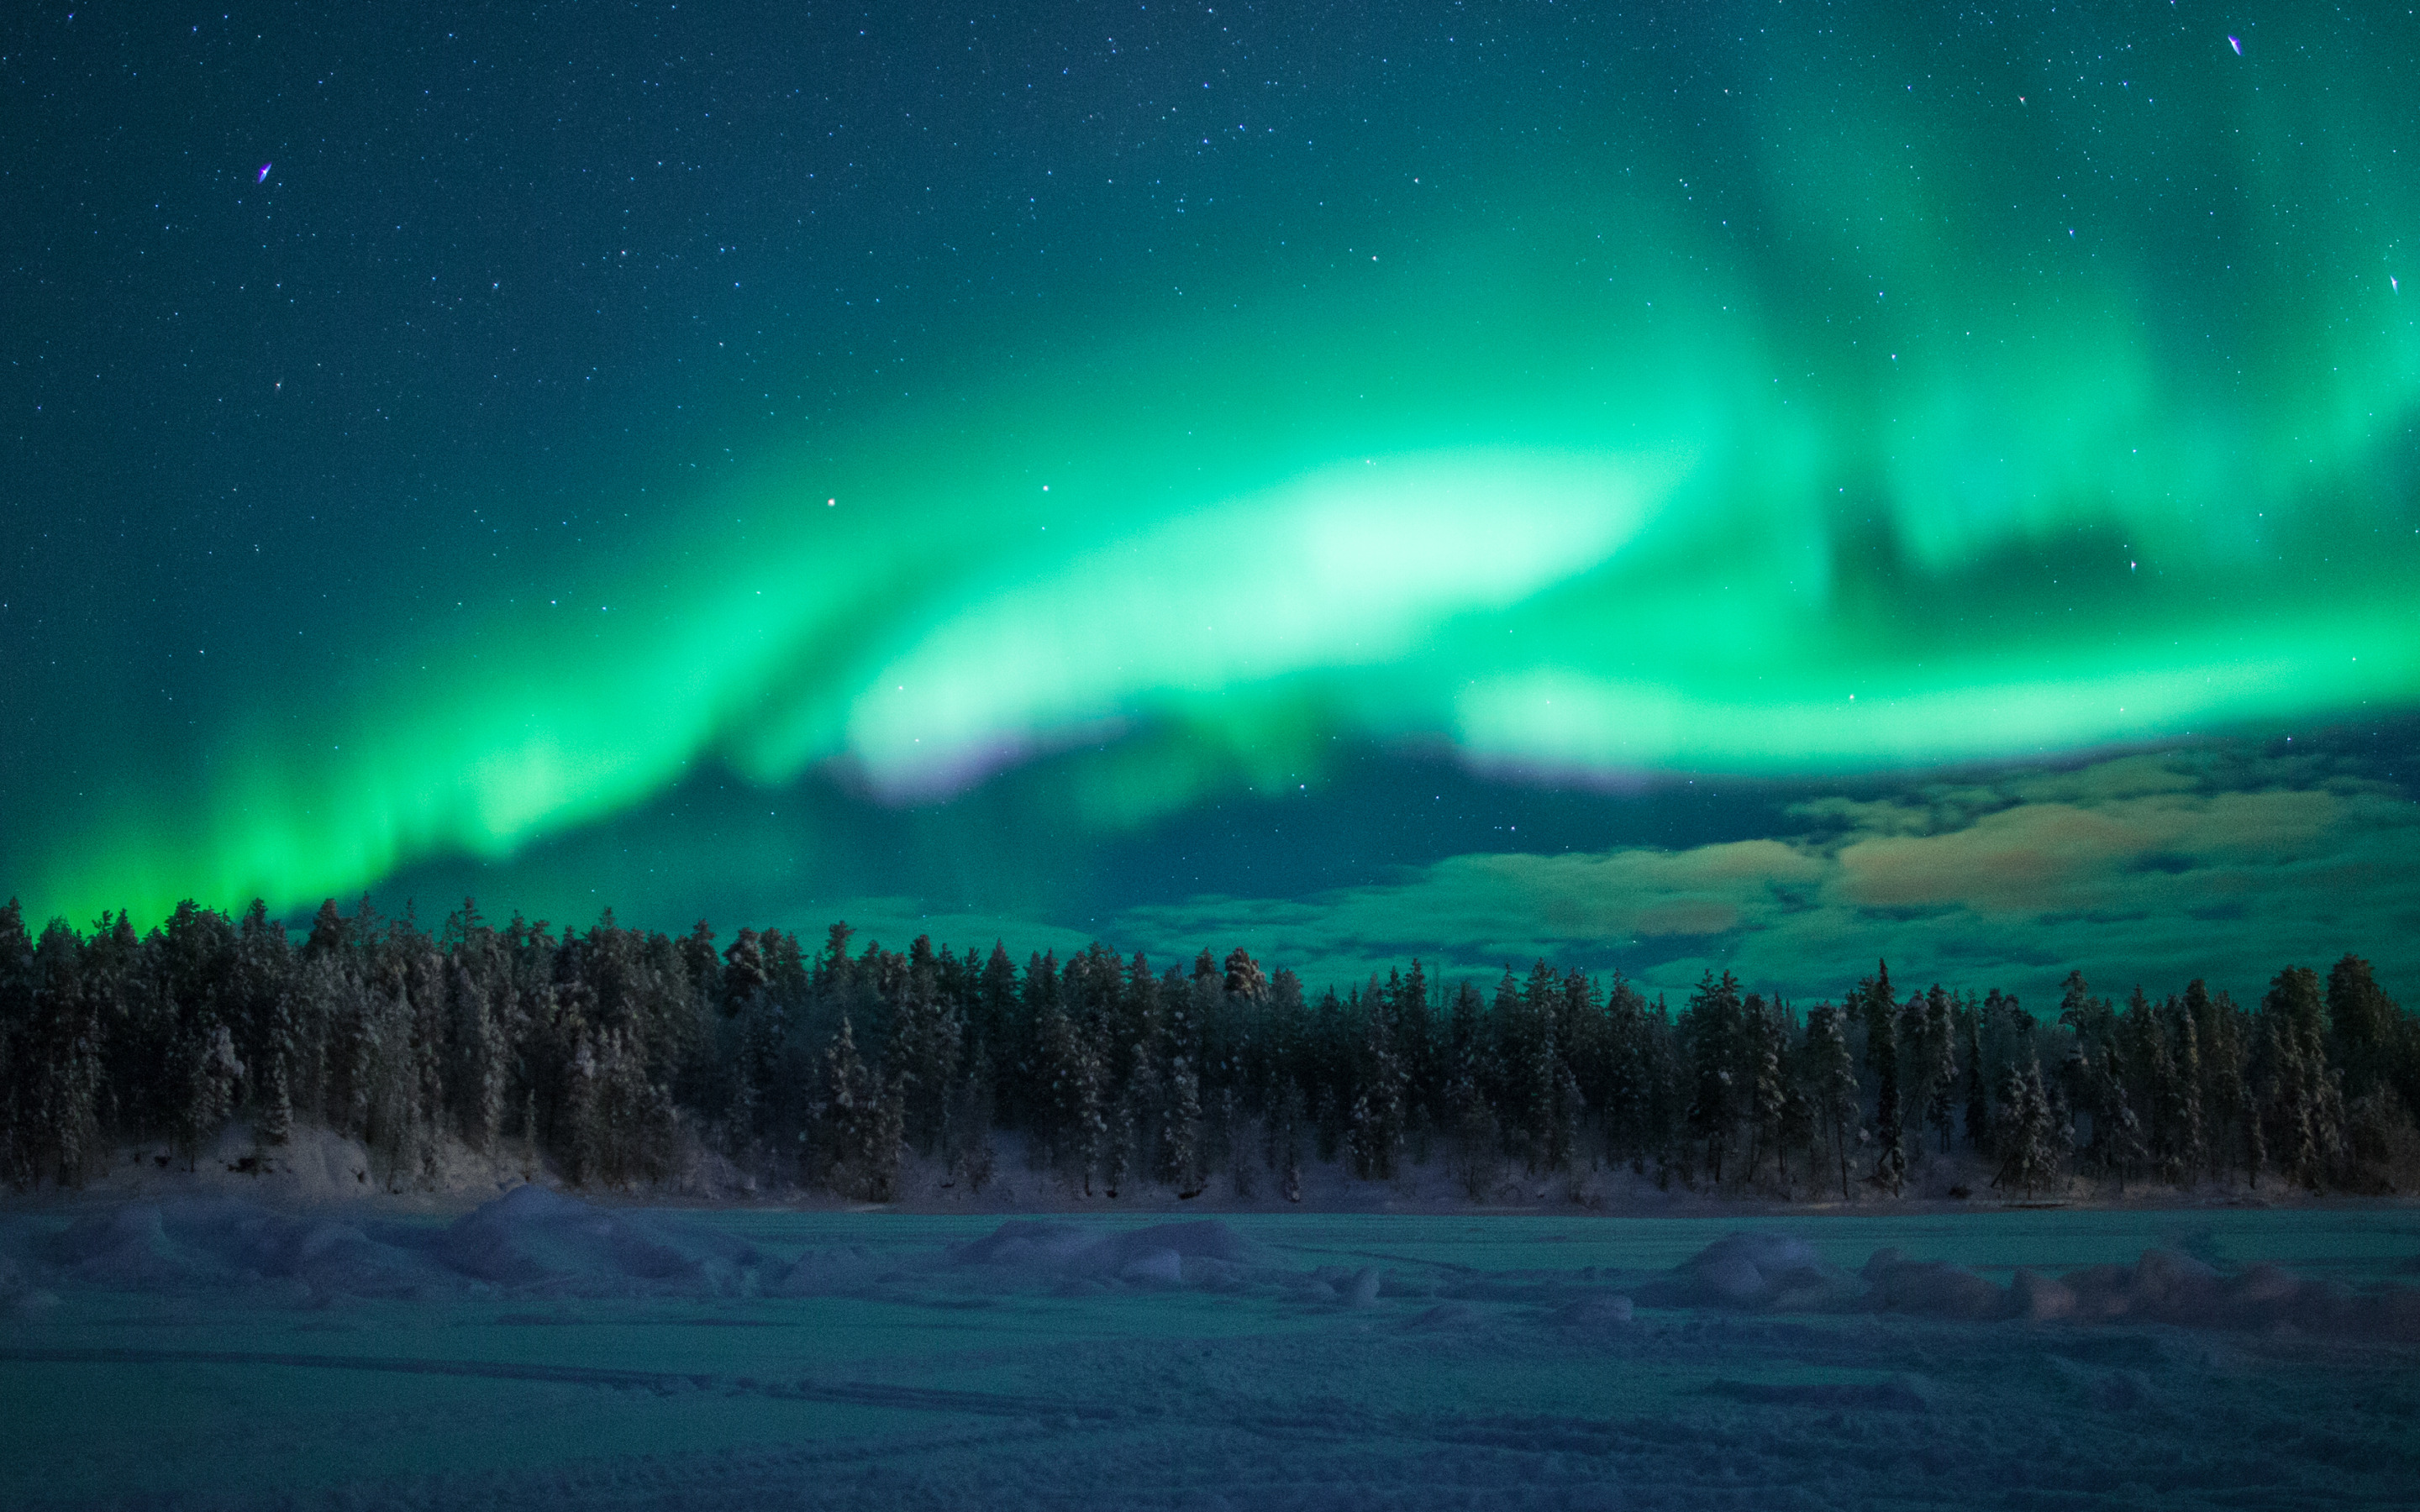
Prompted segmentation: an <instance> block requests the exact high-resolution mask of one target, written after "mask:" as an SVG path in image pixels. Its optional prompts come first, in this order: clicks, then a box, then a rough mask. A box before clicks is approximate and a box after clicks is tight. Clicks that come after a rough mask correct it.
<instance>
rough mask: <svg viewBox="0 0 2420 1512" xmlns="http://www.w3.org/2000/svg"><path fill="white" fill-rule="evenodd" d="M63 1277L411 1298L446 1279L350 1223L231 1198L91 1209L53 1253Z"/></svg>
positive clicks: (125, 1286) (160, 1286)
mask: <svg viewBox="0 0 2420 1512" xmlns="http://www.w3.org/2000/svg"><path fill="white" fill-rule="evenodd" d="M49 1249H50V1255H49V1257H50V1258H51V1259H52V1261H53V1262H54V1264H55V1265H56V1266H57V1267H58V1269H59V1271H60V1273H61V1278H62V1279H64V1280H68V1281H70V1282H74V1283H80V1284H82V1285H85V1286H93V1287H102V1288H111V1289H116V1290H131V1291H188V1290H197V1289H218V1288H229V1287H238V1288H241V1287H258V1286H260V1285H262V1284H264V1283H285V1284H286V1286H287V1288H289V1289H290V1288H301V1289H302V1291H304V1292H307V1293H311V1294H327V1293H336V1292H342V1293H348V1294H350V1295H354V1296H410V1295H413V1294H415V1293H417V1292H418V1291H420V1290H421V1289H422V1288H426V1287H427V1286H429V1285H431V1284H437V1283H442V1280H443V1279H444V1278H443V1277H442V1274H441V1273H439V1272H437V1271H436V1270H435V1269H434V1268H432V1267H431V1266H429V1265H428V1264H427V1262H426V1261H424V1260H422V1259H421V1258H420V1257H417V1256H414V1255H412V1254H411V1252H410V1251H408V1250H401V1249H397V1248H396V1247H395V1246H394V1245H391V1244H385V1243H380V1242H378V1241H376V1240H374V1239H372V1238H371V1237H370V1236H369V1235H368V1234H366V1233H365V1232H364V1231H363V1230H362V1229H361V1228H359V1227H354V1226H353V1225H351V1224H344V1223H335V1222H332V1221H330V1220H328V1219H325V1218H315V1217H299V1216H294V1215H290V1214H286V1213H278V1212H271V1211H268V1210H266V1209H263V1208H260V1207H258V1206H256V1205H255V1204H253V1203H249V1202H244V1201H241V1200H239V1199H236V1198H232V1197H198V1198H189V1199H184V1200H177V1201H168V1202H130V1203H126V1204H124V1205H122V1206H116V1207H112V1208H106V1209H102V1210H101V1211H94V1212H89V1213H86V1214H85V1215H84V1216H82V1217H80V1218H78V1219H77V1220H76V1221H75V1222H74V1223H72V1224H70V1225H69V1227H68V1228H67V1229H66V1231H65V1232H63V1233H61V1234H59V1235H58V1236H56V1238H54V1240H53V1241H52V1242H51V1244H50V1246H49Z"/></svg>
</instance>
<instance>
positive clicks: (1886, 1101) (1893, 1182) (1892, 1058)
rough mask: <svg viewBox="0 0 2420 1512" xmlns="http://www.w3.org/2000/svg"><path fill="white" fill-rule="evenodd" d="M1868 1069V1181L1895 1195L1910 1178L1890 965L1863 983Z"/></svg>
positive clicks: (1895, 1005)
mask: <svg viewBox="0 0 2420 1512" xmlns="http://www.w3.org/2000/svg"><path fill="white" fill-rule="evenodd" d="M1859 996H1860V998H1861V999H1862V1000H1863V1004H1864V1009H1865V1020H1866V1069H1867V1070H1869V1071H1870V1072H1873V1073H1874V1147H1875V1153H1874V1170H1873V1174H1872V1175H1871V1176H1869V1177H1868V1178H1867V1180H1869V1181H1871V1182H1873V1183H1874V1184H1875V1185H1876V1186H1880V1187H1883V1188H1885V1189H1887V1190H1888V1191H1889V1192H1890V1194H1891V1195H1892V1196H1898V1195H1899V1193H1900V1187H1901V1185H1902V1184H1903V1183H1904V1182H1905V1180H1906V1179H1907V1135H1906V1128H1905V1125H1904V1122H1903V1114H1902V1111H1901V1108H1900V1067H1899V1033H1898V1019H1899V1004H1898V1003H1897V1002H1896V1001H1895V1000H1894V999H1893V998H1892V996H1891V984H1890V964H1889V963H1888V962H1884V963H1882V964H1881V969H1880V971H1879V972H1878V974H1877V975H1876V976H1875V977H1874V978H1872V979H1869V980H1868V981H1867V982H1866V983H1864V984H1863V986H1862V988H1861V990H1860V992H1859Z"/></svg>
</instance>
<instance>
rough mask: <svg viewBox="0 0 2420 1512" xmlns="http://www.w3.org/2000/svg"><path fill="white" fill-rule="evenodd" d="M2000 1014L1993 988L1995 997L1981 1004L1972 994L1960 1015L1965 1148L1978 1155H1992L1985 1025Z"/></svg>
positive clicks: (1998, 1001) (1996, 993) (1996, 991)
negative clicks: (1984, 1042)
mask: <svg viewBox="0 0 2420 1512" xmlns="http://www.w3.org/2000/svg"><path fill="white" fill-rule="evenodd" d="M2000 1011H2001V1010H2000V990H1999V989H1998V988H1996V987H1994V988H1993V989H1992V995H1990V996H1989V997H1987V998H1985V999H1984V1000H1983V1001H1982V1003H1981V1004H1979V1005H1978V1004H1977V1003H1976V1002H1975V1000H1974V995H1972V994H1969V995H1967V1000H1966V1005H1965V1007H1964V1008H1962V1010H1961V1011H1960V1013H1959V1032H1960V1035H1961V1038H1962V1039H1963V1041H1965V1046H1966V1054H1965V1060H1966V1076H1965V1088H1966V1148H1967V1149H1972V1150H1973V1151H1975V1152H1976V1153H1977V1154H1978V1155H1989V1154H1991V1152H1992V1149H1993V1143H1994V1139H1993V1131H1992V1091H1991V1084H1990V1083H1989V1082H1988V1081H1987V1080H1986V1079H1985V1078H1986V1076H1987V1075H1988V1074H1989V1072H1987V1070H1986V1069H1985V1067H1984V1064H1983V1037H1984V1026H1985V1025H1986V1024H1987V1023H1990V1022H1993V1021H1995V1020H1996V1019H1997V1017H1998V1016H1999V1013H2000Z"/></svg>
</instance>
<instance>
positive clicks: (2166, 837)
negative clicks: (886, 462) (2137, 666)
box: [1119, 757, 2420, 1007]
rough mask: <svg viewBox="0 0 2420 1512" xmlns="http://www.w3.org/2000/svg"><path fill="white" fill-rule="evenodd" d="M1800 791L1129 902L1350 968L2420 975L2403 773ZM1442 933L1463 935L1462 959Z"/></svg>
mask: <svg viewBox="0 0 2420 1512" xmlns="http://www.w3.org/2000/svg"><path fill="white" fill-rule="evenodd" d="M2233 784H2242V785H2240V786H2239V785H2233ZM1798 813H1799V816H1800V817H1801V819H1802V820H1805V821H1807V822H1809V827H1808V828H1807V830H1806V831H1805V832H1803V833H1801V834H1799V835H1796V836H1793V837H1792V838H1790V839H1789V840H1787V841H1774V840H1769V841H1747V842H1741V843H1727V844H1714V845H1701V846H1696V847H1691V848H1687V849H1682V850H1648V849H1635V850H1621V851H1615V852H1612V853H1609V854H1603V855H1589V856H1580V855H1563V856H1529V855H1494V856H1454V857H1451V858H1449V859H1447V860H1443V861H1440V862H1438V863H1436V864H1435V865H1432V866H1428V867H1424V868H1420V869H1419V870H1418V871H1417V872H1414V873H1412V874H1410V875H1407V876H1405V877H1404V878H1402V879H1400V880H1397V881H1394V882H1390V883H1387V884H1382V885H1377V886H1371V887H1352V888H1344V889H1340V890H1337V891H1335V892H1331V893H1326V894H1322V895H1320V896H1318V897H1315V898H1310V899H1303V900H1298V901H1293V902H1289V903H1245V902H1237V901H1232V900H1222V899H1201V900H1197V901H1195V902H1192V903H1187V904H1183V905H1177V906H1168V907H1158V908H1149V909H1138V910H1135V911H1134V912H1132V913H1131V914H1129V915H1128V916H1127V917H1126V918H1124V919H1122V920H1120V921H1119V924H1120V926H1121V928H1122V929H1123V930H1124V931H1125V932H1127V936H1126V937H1132V938H1136V939H1139V940H1141V941H1144V942H1146V943H1149V944H1152V945H1154V946H1155V947H1156V948H1158V949H1170V948H1180V949H1181V948H1182V947H1181V946H1175V945H1173V942H1178V941H1187V940H1199V941H1200V942H1202V944H1218V943H1221V942H1224V941H1227V940H1229V939H1240V940H1246V941H1249V942H1251V943H1252V944H1253V945H1254V946H1255V947H1256V948H1263V949H1266V950H1267V951H1268V952H1269V953H1270V954H1271V955H1272V957H1273V958H1274V959H1278V960H1285V961H1299V962H1302V963H1304V964H1306V965H1307V967H1308V969H1309V972H1310V974H1311V975H1312V976H1314V978H1316V977H1320V976H1325V977H1327V978H1330V979H1340V980H1354V979H1357V977H1359V976H1360V975H1362V974H1364V973H1366V972H1368V971H1371V970H1373V969H1375V970H1381V971H1383V970H1384V969H1385V967H1386V965H1387V964H1389V963H1390V962H1400V961H1401V960H1402V959H1404V958H1405V957H1407V956H1409V955H1411V954H1413V953H1415V952H1419V953H1423V954H1426V955H1427V956H1428V957H1429V960H1430V964H1432V965H1433V966H1435V967H1441V968H1446V969H1450V970H1454V971H1466V972H1472V971H1475V972H1479V973H1481V974H1487V975H1492V974H1493V973H1494V971H1496V970H1497V969H1498V968H1500V967H1503V966H1507V965H1509V966H1512V967H1513V968H1514V969H1516V970H1518V969H1526V967H1527V966H1528V964H1529V963H1530V962H1531V961H1533V960H1537V959H1542V958H1543V959H1546V960H1550V961H1554V962H1557V963H1560V964H1572V965H1582V966H1587V967H1589V968H1590V969H1596V970H1605V969H1608V968H1611V967H1614V966H1617V965H1618V966H1621V967H1622V968H1624V969H1626V970H1628V971H1629V972H1630V973H1631V974H1632V975H1633V976H1635V977H1637V978H1638V979H1639V980H1642V981H1644V982H1646V983H1648V984H1650V985H1652V986H1654V987H1658V988H1663V989H1667V990H1670V991H1674V992H1679V991H1682V990H1685V988H1686V987H1687V986H1688V985H1689V984H1690V983H1691V982H1692V981H1694V980H1696V978H1697V976H1698V975H1699V972H1701V971H1704V970H1706V969H1709V968H1712V969H1714V970H1723V969H1730V970H1732V971H1735V972H1737V973H1738V974H1739V975H1740V976H1741V977H1742V978H1743V979H1744V980H1746V981H1747V982H1748V983H1749V984H1750V985H1751V986H1754V987H1758V988H1762V989H1766V990H1777V991H1779V992H1782V993H1784V994H1786V995H1790V996H1792V997H1793V998H1800V999H1807V1000H1812V999H1815V998H1817V997H1824V996H1831V997H1837V996H1838V994H1839V993H1840V992H1841V991H1842V990H1843V989H1844V988H1846V987H1847V986H1848V985H1850V984H1852V983H1853V982H1854V980H1855V979H1856V977H1857V976H1858V975H1860V974H1862V973H1864V972H1867V971H1870V970H1871V969H1872V965H1873V963H1874V962H1875V961H1876V960H1878V959H1885V958H1886V959H1888V960H1889V962H1890V964H1891V969H1892V974H1893V976H1894V978H1895V979H1896V980H1900V982H1902V983H1915V984H1917V985H1922V984H1925V983H1929V982H1931V981H1934V980H1939V981H1943V982H1945V983H1947V984H1948V985H1950V986H1953V987H1956V988H1961V989H1964V988H1974V989H1977V990H1981V989H1984V988H1988V987H1993V986H1999V987H2003V988H2006V989H2009V990H2012V991H2016V992H2019V993H2021V994H2022V995H2024V997H2025V998H2026V999H2027V1000H2028V1001H2031V1002H2033V1003H2034V1004H2035V1005H2036V1006H2037V1007H2040V1006H2042V1005H2043V1004H2044V1003H2045V1002H2047V1001H2053V1000H2055V987H2056V984H2057V982H2058V980H2059V979H2061V978H2062V977H2064V976H2065V974H2066V973H2067V972H2068V971H2069V970H2070V969H2071V968H2081V969H2083V970H2084V971H2085V973H2086V976H2087V978H2089V979H2090V980H2093V981H2094V982H2095V983H2096V984H2097V985H2098V986H2099V987H2100V988H2101V989H2102V991H2104V992H2117V993H2120V994H2122V993H2123V992H2125V991H2128V990H2130V989H2131V988H2132V987H2133V985H2134V984H2135V983H2137V982H2140V983H2141V984H2143V985H2144V986H2145V987H2146V988H2147V990H2149V991H2151V992H2152V993H2154V994H2159V993H2164V992H2169V991H2175V990H2179V989H2180V988H2181V987H2182V986H2183V984H2184V982H2185V981H2186V980H2189V979H2191V978H2194V977H2203V978H2207V979H2208V980H2211V982H2212V984H2213V985H2215V986H2221V987H2226V988H2228V989H2230V990H2232V991H2234V992H2236V993H2237V994H2238V995H2257V993H2258V991H2259V989H2260V988H2261V986H2262V985H2263V984H2264V983H2265V982H2266V981H2267V980H2268V979H2269V978H2270V977H2271V976H2272V975H2273V974H2274V973H2275V972H2276V971H2277V970H2278V969H2279V968H2280V967H2281V966H2283V965H2285V964H2288V963H2294V962H2299V963H2302V964H2318V965H2325V964H2328V963H2329V962H2332V961H2334V960H2335V957H2336V956H2338V955H2340V954H2342V953H2344V952H2345V951H2347V950H2352V951H2354V952H2356V953H2359V954H2363V955H2366V956H2368V957H2370V958H2371V959H2372V960H2373V961H2375V962H2376V963H2377V964H2378V965H2379V966H2380V968H2381V973H2382V974H2383V975H2384V977H2385V978H2386V979H2387V980H2388V981H2389V983H2390V986H2391V987H2397V988H2401V989H2404V990H2407V991H2408V990H2409V989H2410V988H2411V987H2412V986H2413V985H2420V983H2415V978H2420V946H2415V944H2414V941H2415V939H2420V931H2416V930H2415V926H2420V873H2415V872H2414V870H2413V868H2412V866H2411V864H2410V856H2412V853H2413V848H2414V846H2415V845H2420V806H2415V805H2414V804H2412V802H2411V801H2410V800H2409V799H2407V798H2405V797H2403V796H2402V795H2400V794H2399V792H2397V790H2395V789H2393V788H2391V787H2389V786H2387V785H2385V784H2381V783H2378V782H2374V781H2369V780H2365V779H2359V778H2355V777H2348V776H2345V775H2342V774H2327V773H2317V772H2314V771H2312V770H2311V769H2309V768H2308V767H2307V766H2304V765H2302V764H2292V763H2258V762H2254V763H2248V764H2247V763H2235V764H2226V765H2225V766H2212V765H2211V764H2205V763H2202V762H2199V761H2197V760H2195V758H2192V757H2130V758H2125V759H2121V760H2118V761H2111V762H2104V763H2101V764H2095V765H2091V766H2087V767H2085V768H2083V769H2081V770H2078V771H2074V772H2067V773H2050V774H2042V773H2022V774H2018V775H2015V776H2012V777H2010V778H2008V779H2004V780H2001V781H1997V782H1994V783H1992V784H1989V785H1980V786H1963V787H1961V786H1950V785H1941V786H1932V787H1926V788H1919V789H1915V790H1912V791H1910V792H1908V793H1906V794H1905V795H1901V796H1899V797H1896V798H1890V799H1884V800H1878V801H1858V802H1845V801H1840V800H1817V801H1814V802H1810V803H1807V804H1806V805H1803V806H1800V808H1799V810H1798ZM1440 941H1452V942H1465V943H1457V944H1455V945H1454V946H1453V947H1452V948H1451V949H1449V950H1447V951H1444V952H1442V959H1440V954H1441V952H1439V951H1438V950H1437V949H1436V942H1440ZM1163 942H1170V943H1163Z"/></svg>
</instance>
